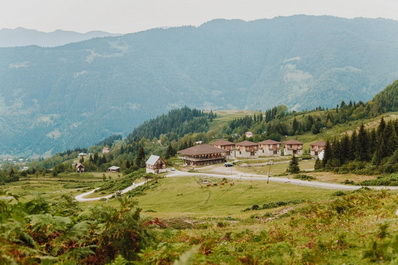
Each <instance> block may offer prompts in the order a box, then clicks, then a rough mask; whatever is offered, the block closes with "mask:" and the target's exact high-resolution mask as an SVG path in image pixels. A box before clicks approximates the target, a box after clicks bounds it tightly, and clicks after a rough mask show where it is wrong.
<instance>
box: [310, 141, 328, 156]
mask: <svg viewBox="0 0 398 265" xmlns="http://www.w3.org/2000/svg"><path fill="white" fill-rule="evenodd" d="M310 147H311V155H312V156H317V155H319V153H320V152H322V151H324V150H325V147H326V142H316V143H312V144H310Z"/></svg>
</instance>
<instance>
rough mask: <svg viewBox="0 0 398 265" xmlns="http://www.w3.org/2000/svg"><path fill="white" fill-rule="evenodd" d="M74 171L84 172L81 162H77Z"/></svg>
mask: <svg viewBox="0 0 398 265" xmlns="http://www.w3.org/2000/svg"><path fill="white" fill-rule="evenodd" d="M76 172H77V173H83V172H84V166H83V164H82V163H79V164H77V165H76Z"/></svg>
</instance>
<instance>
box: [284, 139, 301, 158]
mask: <svg viewBox="0 0 398 265" xmlns="http://www.w3.org/2000/svg"><path fill="white" fill-rule="evenodd" d="M303 144H304V143H302V142H299V141H297V140H287V141H285V142H284V145H285V147H284V150H283V151H284V154H285V155H298V156H301V155H303Z"/></svg>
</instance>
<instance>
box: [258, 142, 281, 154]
mask: <svg viewBox="0 0 398 265" xmlns="http://www.w3.org/2000/svg"><path fill="white" fill-rule="evenodd" d="M258 144H259V149H260V151H259V154H263V155H265V156H280V155H281V142H277V141H274V140H265V141H262V142H259V143H258Z"/></svg>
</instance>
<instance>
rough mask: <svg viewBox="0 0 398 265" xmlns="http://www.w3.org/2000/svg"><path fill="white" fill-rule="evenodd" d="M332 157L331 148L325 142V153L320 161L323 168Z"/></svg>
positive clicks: (327, 142)
mask: <svg viewBox="0 0 398 265" xmlns="http://www.w3.org/2000/svg"><path fill="white" fill-rule="evenodd" d="M332 155H333V153H332V147H331V146H330V142H329V141H326V145H325V152H324V153H323V159H322V166H323V167H326V164H327V163H328V161H329V160H331V159H332Z"/></svg>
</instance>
